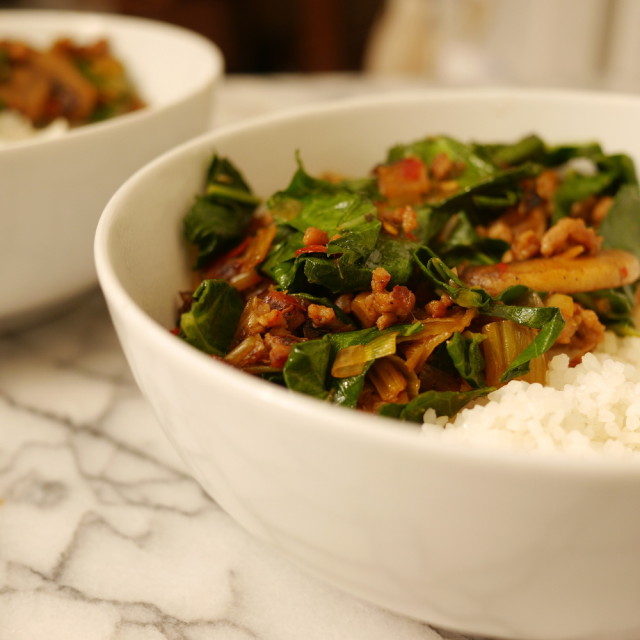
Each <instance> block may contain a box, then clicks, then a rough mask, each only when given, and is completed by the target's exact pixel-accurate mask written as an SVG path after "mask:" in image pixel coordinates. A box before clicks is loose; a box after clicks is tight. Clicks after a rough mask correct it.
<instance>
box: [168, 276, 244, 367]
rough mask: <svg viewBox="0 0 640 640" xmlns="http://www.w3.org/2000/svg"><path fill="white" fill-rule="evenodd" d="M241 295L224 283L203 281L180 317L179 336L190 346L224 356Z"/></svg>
mask: <svg viewBox="0 0 640 640" xmlns="http://www.w3.org/2000/svg"><path fill="white" fill-rule="evenodd" d="M243 307H244V303H243V300H242V296H241V295H240V294H239V293H238V291H236V289H234V288H233V287H232V286H231V285H230V284H229V283H228V282H226V281H224V280H204V281H203V282H202V283H201V284H200V286H199V287H198V288H197V289H196V290H195V291H194V293H193V298H192V303H191V308H190V309H189V311H187V312H185V313H183V314H182V315H181V316H180V335H181V337H182V338H184V339H185V340H186V341H187V342H188V343H189V344H192V345H193V346H194V347H196V348H198V349H200V350H201V351H204V352H205V353H209V354H212V355H216V356H223V355H225V354H226V352H227V350H228V348H229V345H230V343H231V340H232V339H233V336H234V333H235V330H236V326H237V324H238V321H239V319H240V315H241V314H242V309H243Z"/></svg>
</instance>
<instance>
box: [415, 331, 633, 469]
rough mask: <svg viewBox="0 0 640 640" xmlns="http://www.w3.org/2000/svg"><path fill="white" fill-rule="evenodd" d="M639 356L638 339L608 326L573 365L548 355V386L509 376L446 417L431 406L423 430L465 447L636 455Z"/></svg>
mask: <svg viewBox="0 0 640 640" xmlns="http://www.w3.org/2000/svg"><path fill="white" fill-rule="evenodd" d="M638 363H640V338H636V337H627V338H619V337H617V336H616V335H614V334H613V333H610V332H607V334H606V337H605V340H604V342H603V343H602V344H601V345H600V346H599V347H598V349H597V350H596V351H595V352H593V353H588V354H586V355H585V356H584V358H583V360H582V363H581V364H579V365H577V366H576V367H569V358H568V357H567V356H564V355H561V356H556V357H555V358H553V359H552V360H551V362H550V365H549V372H548V375H547V385H546V386H543V385H541V384H537V383H535V384H530V383H527V382H522V381H519V380H512V381H511V382H509V383H508V384H507V385H505V386H504V387H502V388H500V389H498V390H496V391H494V392H493V393H491V394H489V396H488V400H489V401H488V402H486V403H479V404H476V405H475V406H474V407H472V408H468V409H463V410H462V411H460V412H459V413H458V414H457V415H456V416H455V417H454V419H453V420H452V421H451V422H448V421H447V418H438V417H436V415H435V412H434V411H433V409H429V410H428V411H427V412H426V413H425V418H424V419H425V424H424V426H423V431H424V433H425V435H426V436H427V437H429V438H433V439H437V440H441V441H444V442H450V443H460V444H463V445H464V446H474V447H484V448H493V449H495V448H499V449H508V450H517V451H525V450H530V451H545V452H552V453H558V452H562V453H565V454H571V455H576V456H580V457H588V456H598V455H602V454H607V455H613V456H617V457H629V456H639V458H638V459H639V460H640V367H639V366H637V364H638ZM443 427H444V428H443Z"/></svg>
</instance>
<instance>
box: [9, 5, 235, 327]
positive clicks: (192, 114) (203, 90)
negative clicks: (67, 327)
mask: <svg viewBox="0 0 640 640" xmlns="http://www.w3.org/2000/svg"><path fill="white" fill-rule="evenodd" d="M0 25H1V26H0V38H2V39H3V40H6V41H12V42H22V43H28V44H29V46H30V47H32V48H33V49H35V50H37V51H46V50H48V49H49V47H50V46H51V43H53V42H55V41H56V40H57V39H59V38H63V37H65V38H68V39H71V40H72V41H73V42H74V43H76V44H78V45H79V46H87V47H91V46H92V44H95V43H98V42H100V41H105V42H108V43H109V48H110V50H111V51H112V53H113V54H115V55H116V56H117V59H118V60H119V61H121V62H122V64H123V65H124V66H125V67H126V76H127V78H129V79H130V82H131V83H132V84H133V86H135V90H136V93H137V95H139V96H141V97H142V98H143V99H144V101H145V103H146V107H145V108H143V109H136V110H134V111H130V112H127V113H123V114H121V115H118V116H117V117H113V118H106V119H103V120H100V121H97V122H93V123H91V124H88V125H78V126H68V125H65V124H64V123H62V122H60V121H55V122H54V123H52V124H51V125H49V126H48V127H46V128H45V129H43V130H38V133H37V135H35V136H28V134H29V133H30V131H29V127H30V126H31V125H30V123H29V122H28V123H26V126H25V128H26V131H23V133H25V134H27V137H26V138H24V137H23V138H21V139H16V138H15V137H13V138H12V140H11V141H10V140H9V132H6V131H5V134H6V135H5V140H4V143H2V144H0V193H1V194H2V198H1V199H0V220H1V222H0V224H1V229H2V233H1V234H0V272H1V273H5V274H10V276H8V277H5V278H1V279H0V330H5V329H10V328H22V327H24V326H25V323H31V322H38V321H41V320H42V319H44V318H46V317H47V316H49V315H50V314H51V313H55V312H58V311H59V310H60V309H62V308H66V307H67V306H68V305H69V304H72V303H73V302H74V301H75V300H76V298H77V296H79V295H81V294H83V293H84V292H86V291H87V290H89V289H91V288H93V287H95V286H96V284H97V280H96V273H95V268H94V263H93V250H92V239H93V236H94V234H95V228H96V224H97V221H98V218H99V215H100V213H101V212H102V209H103V208H104V205H105V203H106V202H107V201H108V199H109V197H110V196H111V195H112V194H113V192H114V191H115V190H116V189H117V188H118V186H119V185H120V184H122V182H124V180H126V178H128V177H129V176H130V175H131V174H132V173H133V172H135V171H136V170H137V169H139V168H140V167H141V166H142V165H143V164H144V163H145V162H148V161H149V160H151V159H152V158H154V157H155V156H157V155H158V154H160V153H162V152H164V151H166V150H167V149H169V148H171V147H173V146H175V145H177V144H180V143H182V142H185V141H186V140H188V139H190V138H192V137H194V136H196V135H198V134H201V133H203V132H204V131H206V130H207V129H208V127H209V126H210V123H211V118H212V105H213V98H214V93H215V90H216V87H217V84H218V81H219V79H220V78H221V76H222V69H223V59H222V55H221V54H220V51H219V50H218V48H217V47H216V45H215V44H214V43H212V42H210V41H209V40H207V39H206V38H204V37H202V36H200V35H199V34H196V33H193V32H190V31H188V30H185V29H182V28H180V27H177V26H173V25H170V24H165V23H162V22H158V21H153V20H145V19H141V18H134V17H129V16H122V15H116V14H108V13H105V14H96V13H91V12H73V11H40V10H2V11H0ZM105 60H106V59H105ZM115 77H117V74H116V76H114V78H115ZM116 84H117V83H116ZM4 115H5V116H6V117H11V116H16V114H15V113H14V112H13V111H11V112H9V111H6V110H5V111H4ZM21 125H25V122H24V121H20V119H19V118H18V121H17V122H16V118H12V119H11V120H10V122H9V124H8V125H7V126H8V127H9V128H11V129H12V130H13V131H12V135H15V130H14V129H15V127H18V128H19V127H20V126H21ZM34 185H37V188H34Z"/></svg>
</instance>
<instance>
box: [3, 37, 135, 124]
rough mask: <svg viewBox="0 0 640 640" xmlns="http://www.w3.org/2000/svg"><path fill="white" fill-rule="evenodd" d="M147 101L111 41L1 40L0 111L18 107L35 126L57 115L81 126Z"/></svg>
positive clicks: (126, 110)
mask: <svg viewBox="0 0 640 640" xmlns="http://www.w3.org/2000/svg"><path fill="white" fill-rule="evenodd" d="M143 106H144V102H143V100H142V99H141V98H140V96H139V95H138V93H137V91H136V89H135V87H134V86H133V84H132V83H131V81H130V80H129V78H128V76H127V73H126V70H125V68H124V66H123V64H122V62H120V61H119V60H118V59H117V58H116V57H115V56H114V55H113V53H112V52H111V48H110V46H109V43H108V41H107V40H104V39H101V40H98V41H96V42H94V43H92V44H90V45H86V46H84V45H78V44H74V43H73V42H72V41H71V40H69V39H60V40H58V41H56V42H55V43H54V44H53V45H52V46H51V47H50V48H49V49H48V50H43V51H40V50H38V49H35V48H33V47H31V46H29V45H28V44H25V43H23V42H20V41H16V40H0V112H1V111H2V110H3V109H7V110H11V111H15V112H18V113H20V114H22V115H23V116H24V117H25V118H27V119H28V121H29V122H31V124H32V125H33V126H34V127H43V126H46V125H48V124H50V123H51V122H53V121H54V120H57V119H59V118H63V119H65V120H67V121H68V122H69V124H70V125H71V126H78V125H83V124H88V123H91V122H97V121H99V120H104V119H106V118H111V117H113V116H117V115H120V114H123V113H128V112H129V111H134V110H136V109H140V108H142V107H143Z"/></svg>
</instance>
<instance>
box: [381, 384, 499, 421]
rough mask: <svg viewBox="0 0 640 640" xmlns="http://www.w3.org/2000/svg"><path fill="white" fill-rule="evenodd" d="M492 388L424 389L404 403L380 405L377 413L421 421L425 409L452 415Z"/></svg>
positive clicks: (489, 391) (492, 388)
mask: <svg viewBox="0 0 640 640" xmlns="http://www.w3.org/2000/svg"><path fill="white" fill-rule="evenodd" d="M493 390H494V387H483V388H482V389H471V390H470V391H425V392H424V393H421V394H419V395H417V396H416V397H415V398H413V399H412V400H410V401H409V402H407V403H405V404H401V403H390V402H389V403H386V404H384V405H382V407H380V409H379V411H378V414H379V415H381V416H386V417H387V418H398V419H400V420H407V421H409V422H420V423H421V422H423V421H424V419H423V418H424V413H425V411H426V410H427V409H433V410H434V411H435V412H436V415H437V416H453V415H455V414H456V413H458V411H460V409H462V408H463V407H464V406H465V405H466V404H468V403H469V402H471V400H475V399H476V398H481V397H483V396H486V395H487V394H489V393H491V392H492V391H493Z"/></svg>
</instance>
